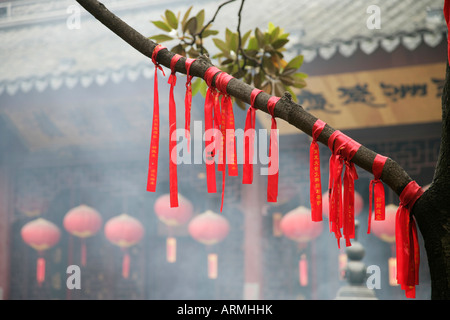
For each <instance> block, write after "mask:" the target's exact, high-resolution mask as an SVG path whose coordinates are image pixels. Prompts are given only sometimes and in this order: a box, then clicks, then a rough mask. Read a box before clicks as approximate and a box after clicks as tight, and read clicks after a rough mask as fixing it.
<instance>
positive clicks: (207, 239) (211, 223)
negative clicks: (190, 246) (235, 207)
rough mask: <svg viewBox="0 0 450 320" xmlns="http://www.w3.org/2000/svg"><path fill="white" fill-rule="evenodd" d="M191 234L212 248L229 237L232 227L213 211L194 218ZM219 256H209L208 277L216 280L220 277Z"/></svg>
mask: <svg viewBox="0 0 450 320" xmlns="http://www.w3.org/2000/svg"><path fill="white" fill-rule="evenodd" d="M188 229H189V234H190V235H191V236H192V238H194V239H195V240H197V241H198V242H200V243H203V244H205V245H207V246H209V247H210V246H212V245H214V244H217V243H219V242H221V241H222V240H223V239H225V237H226V236H227V235H228V232H229V231H230V225H229V223H228V220H227V219H226V218H225V217H224V216H222V215H219V214H217V213H215V212H212V211H211V210H207V211H206V212H204V213H202V214H199V215H197V216H196V217H194V218H193V219H192V220H191V222H190V223H189V226H188ZM217 270H218V256H217V254H216V253H209V254H208V277H209V278H210V279H216V278H217V275H218V272H217Z"/></svg>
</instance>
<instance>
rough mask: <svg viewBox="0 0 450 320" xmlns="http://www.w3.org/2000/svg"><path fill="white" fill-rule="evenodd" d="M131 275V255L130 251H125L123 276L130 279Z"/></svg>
mask: <svg viewBox="0 0 450 320" xmlns="http://www.w3.org/2000/svg"><path fill="white" fill-rule="evenodd" d="M129 275H130V254H129V253H128V251H124V253H123V258H122V276H123V277H124V278H125V279H128V277H129Z"/></svg>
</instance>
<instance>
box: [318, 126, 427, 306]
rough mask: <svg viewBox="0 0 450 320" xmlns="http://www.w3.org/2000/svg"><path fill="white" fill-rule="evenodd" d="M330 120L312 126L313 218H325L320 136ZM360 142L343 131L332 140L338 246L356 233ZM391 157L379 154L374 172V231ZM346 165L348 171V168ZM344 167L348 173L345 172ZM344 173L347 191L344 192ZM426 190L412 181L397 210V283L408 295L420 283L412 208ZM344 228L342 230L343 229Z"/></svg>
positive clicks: (381, 215) (332, 205)
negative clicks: (383, 178) (356, 162)
mask: <svg viewBox="0 0 450 320" xmlns="http://www.w3.org/2000/svg"><path fill="white" fill-rule="evenodd" d="M325 125H326V123H324V122H323V121H321V120H320V119H318V120H317V121H316V122H315V123H314V125H313V128H312V134H311V136H312V142H311V146H310V203H311V219H312V221H322V198H321V192H322V191H321V181H320V180H321V178H320V155H319V147H318V145H317V139H318V138H319V136H320V134H321V132H322V130H323V129H324V127H325ZM360 146H361V145H360V144H359V143H357V142H356V141H354V140H352V139H350V138H349V137H348V136H346V135H345V134H343V133H342V132H340V131H339V130H336V131H334V132H333V133H332V134H331V136H330V138H329V139H328V147H329V148H330V150H331V152H332V154H331V157H330V163H329V184H328V192H329V195H328V196H329V223H330V230H331V231H332V232H334V234H335V236H336V238H337V241H338V246H339V245H340V244H339V241H340V238H341V237H342V235H343V236H344V238H345V241H346V245H347V246H350V245H351V242H350V239H353V238H354V236H355V224H354V214H355V212H354V181H355V180H356V179H358V174H357V172H356V170H355V166H354V164H353V163H352V162H351V159H352V158H353V156H354V155H355V153H356V152H357V151H358V149H359V148H360ZM386 160H387V157H385V156H382V155H379V154H377V155H376V156H375V159H374V162H373V165H372V173H373V175H374V179H372V180H371V181H370V185H369V192H370V194H369V220H368V230H367V233H370V227H371V219H372V214H373V215H374V218H375V220H384V219H385V195H384V187H383V183H382V182H381V180H380V179H381V174H382V172H383V168H384V165H385V163H386ZM344 166H345V170H344ZM343 170H344V172H343ZM342 175H343V180H344V181H343V194H342V180H341V179H342ZM422 194H423V189H422V188H421V187H420V186H419V185H418V184H417V183H416V182H415V181H411V182H410V183H409V184H408V185H407V186H406V187H405V188H404V189H403V191H402V193H401V194H400V205H399V208H398V210H397V213H396V222H395V235H396V254H397V282H398V283H399V284H400V286H401V288H402V289H403V290H405V294H406V297H408V298H414V297H415V286H416V285H417V284H419V277H418V272H419V262H420V256H419V255H420V252H419V244H418V240H417V228H416V224H415V221H414V217H412V216H411V215H410V210H411V208H412V207H413V205H414V203H415V202H416V201H417V199H418V198H420V196H421V195H422ZM341 229H342V232H341Z"/></svg>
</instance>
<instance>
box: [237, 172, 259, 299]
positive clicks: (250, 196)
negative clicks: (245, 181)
mask: <svg viewBox="0 0 450 320" xmlns="http://www.w3.org/2000/svg"><path fill="white" fill-rule="evenodd" d="M258 175H259V174H256V170H255V174H254V179H253V184H251V185H242V208H243V214H244V269H245V270H244V281H245V283H244V299H245V300H259V299H262V298H263V297H262V285H263V256H262V227H263V226H262V210H261V208H262V202H261V201H262V199H261V197H260V194H261V192H260V190H261V188H260V187H259V183H258V178H259V177H258Z"/></svg>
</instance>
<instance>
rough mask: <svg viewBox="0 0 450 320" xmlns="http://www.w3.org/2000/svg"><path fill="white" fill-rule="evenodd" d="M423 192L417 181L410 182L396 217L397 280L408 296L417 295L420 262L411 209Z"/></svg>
mask: <svg viewBox="0 0 450 320" xmlns="http://www.w3.org/2000/svg"><path fill="white" fill-rule="evenodd" d="M423 192H424V191H423V189H422V188H421V187H420V186H419V185H418V184H417V183H416V182H415V181H411V182H410V183H408V184H407V185H406V187H405V189H403V191H402V193H401V194H400V205H399V207H398V209H397V213H396V219H395V242H396V253H397V282H398V283H399V284H400V286H401V288H402V289H403V290H405V294H406V297H407V298H415V297H416V288H415V286H416V285H418V284H419V263H420V250H419V241H418V237H417V227H416V223H415V220H414V217H412V216H411V215H410V210H411V209H412V207H413V206H414V203H415V202H416V201H417V199H419V198H420V197H421V196H422V194H423Z"/></svg>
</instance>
